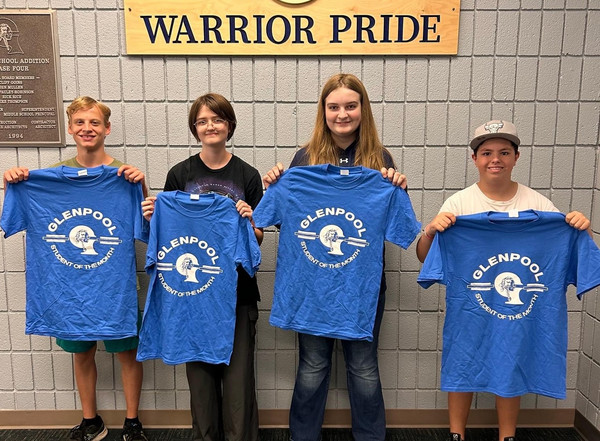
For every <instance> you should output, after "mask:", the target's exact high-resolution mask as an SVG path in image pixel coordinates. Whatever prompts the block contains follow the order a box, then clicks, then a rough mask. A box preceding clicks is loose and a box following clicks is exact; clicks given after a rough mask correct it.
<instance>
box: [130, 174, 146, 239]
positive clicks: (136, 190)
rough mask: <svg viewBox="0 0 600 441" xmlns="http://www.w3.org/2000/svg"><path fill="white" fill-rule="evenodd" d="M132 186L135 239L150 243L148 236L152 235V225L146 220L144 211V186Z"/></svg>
mask: <svg viewBox="0 0 600 441" xmlns="http://www.w3.org/2000/svg"><path fill="white" fill-rule="evenodd" d="M132 186H133V189H132V193H133V196H132V199H133V201H132V203H133V207H132V210H133V214H132V215H133V222H134V223H133V228H134V237H135V238H136V239H137V240H141V241H142V242H145V243H148V236H149V234H150V224H149V222H148V221H147V220H146V219H144V215H143V211H142V201H143V200H144V194H143V193H142V184H140V183H139V182H138V183H137V184H132Z"/></svg>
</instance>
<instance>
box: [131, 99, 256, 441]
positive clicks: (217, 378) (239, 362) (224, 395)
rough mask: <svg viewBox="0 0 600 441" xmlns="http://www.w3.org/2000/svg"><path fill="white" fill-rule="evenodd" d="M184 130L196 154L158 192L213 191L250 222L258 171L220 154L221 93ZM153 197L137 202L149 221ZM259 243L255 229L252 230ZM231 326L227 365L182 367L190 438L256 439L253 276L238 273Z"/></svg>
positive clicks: (224, 107) (225, 104)
mask: <svg viewBox="0 0 600 441" xmlns="http://www.w3.org/2000/svg"><path fill="white" fill-rule="evenodd" d="M188 125H189V129H190V131H191V132H192V135H194V138H196V140H197V141H198V142H200V143H201V144H202V147H201V149H200V153H198V154H195V155H193V156H191V157H189V158H188V159H186V160H184V161H182V162H180V163H179V164H176V165H175V166H173V167H172V168H171V170H169V173H168V174H167V179H166V182H165V186H164V191H173V190H181V191H186V192H188V193H195V194H200V193H218V194H222V195H225V196H228V197H230V198H231V199H233V200H234V201H235V202H236V208H237V210H238V212H239V214H240V216H242V217H246V218H248V219H250V221H251V222H252V224H253V225H254V223H253V221H252V210H253V208H254V207H256V205H257V204H258V202H259V201H260V199H261V197H262V184H261V179H260V175H259V173H258V171H257V170H256V169H255V168H253V167H252V166H251V165H249V164H247V163H246V162H244V161H243V160H241V159H240V158H238V157H237V156H235V155H233V154H231V153H229V152H228V151H227V150H226V143H227V141H229V140H230V139H231V137H232V136H233V133H234V131H235V127H236V125H237V121H236V117H235V112H234V110H233V107H232V106H231V103H230V102H229V101H228V100H227V99H226V98H225V97H223V96H222V95H219V94H217V93H208V94H206V95H202V96H201V97H199V98H198V99H196V101H194V103H193V104H192V107H191V108H190V112H189V117H188ZM155 200H156V198H155V197H148V198H146V200H145V201H144V202H143V203H142V207H143V210H144V216H145V217H146V219H150V218H151V216H152V214H153V212H154V201H155ZM254 233H255V235H256V239H257V240H258V243H259V244H260V243H261V242H262V239H263V232H262V230H261V229H258V228H254ZM237 295H238V299H237V307H236V325H235V335H234V344H233V354H232V355H231V361H230V364H229V365H228V366H227V365H225V364H216V365H215V364H209V363H204V362H200V361H197V362H188V363H186V373H187V378H188V383H189V387H190V398H191V411H192V428H193V439H194V440H197V441H200V440H202V441H221V440H223V439H226V440H228V441H256V440H257V439H258V407H257V403H256V390H255V375H254V346H255V339H256V338H255V337H256V321H257V319H258V307H257V301H258V300H260V296H259V291H258V285H257V282H256V277H250V276H249V275H248V274H247V273H246V272H245V271H244V270H243V269H238V286H237Z"/></svg>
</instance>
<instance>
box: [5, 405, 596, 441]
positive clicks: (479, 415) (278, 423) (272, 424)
mask: <svg viewBox="0 0 600 441" xmlns="http://www.w3.org/2000/svg"><path fill="white" fill-rule="evenodd" d="M99 413H100V414H101V415H102V418H103V419H104V422H105V424H106V425H107V426H109V427H121V426H122V424H123V419H124V418H125V411H124V410H101V411H99ZM288 413H289V410H288V409H261V410H260V411H259V419H260V426H261V427H262V428H281V427H287V426H288ZM386 418H387V426H388V427H390V428H419V427H431V428H438V427H448V411H447V410H446V409H388V410H386ZM140 419H141V421H142V422H143V423H144V427H147V428H162V427H171V428H180V427H183V428H187V427H191V424H192V423H191V416H190V411H189V410H187V409H185V410H184V409H181V410H140ZM80 420H81V411H80V410H0V427H2V428H5V429H19V428H38V429H44V428H52V429H57V428H70V427H73V426H74V425H76V424H77V423H79V421H80ZM468 425H469V427H494V426H496V425H497V420H496V411H495V409H473V410H471V413H470V415H469V423H468ZM519 426H522V427H575V428H576V429H577V430H579V431H580V432H582V433H583V434H584V435H585V434H586V433H588V432H589V433H593V434H594V436H595V437H594V436H587V435H586V437H587V438H588V439H590V440H600V433H599V432H598V430H597V429H596V428H594V427H593V426H592V424H591V423H590V422H589V421H587V420H586V419H585V417H583V415H581V414H580V413H579V412H576V411H575V409H522V410H521V413H520V414H519ZM323 427H329V428H338V427H350V410H349V409H328V410H327V411H326V412H325V421H324V423H323ZM594 431H595V432H594Z"/></svg>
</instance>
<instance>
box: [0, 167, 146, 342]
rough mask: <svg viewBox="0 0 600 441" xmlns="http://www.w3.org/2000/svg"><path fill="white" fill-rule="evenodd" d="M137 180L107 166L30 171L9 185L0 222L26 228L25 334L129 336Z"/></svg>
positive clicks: (138, 224) (133, 318) (133, 311)
mask: <svg viewBox="0 0 600 441" xmlns="http://www.w3.org/2000/svg"><path fill="white" fill-rule="evenodd" d="M141 201H142V189H141V185H140V184H132V183H130V182H128V181H126V180H125V179H124V178H123V177H122V176H117V169H116V168H114V167H106V166H100V167H95V168H88V169H77V168H71V167H66V166H60V167H56V168H50V169H42V170H33V171H31V172H30V174H29V179H28V180H26V181H23V182H19V183H17V184H9V186H8V188H7V191H6V198H5V200H4V208H3V212H2V219H1V220H0V224H1V226H2V229H3V230H4V234H5V235H6V237H8V236H11V235H12V234H14V233H16V232H18V231H22V230H26V231H27V261H26V285H27V299H26V325H25V332H26V333H27V334H38V335H50V336H54V337H59V338H63V339H68V340H98V339H102V340H108V339H119V338H125V337H130V336H135V335H136V334H137V326H136V322H137V290H136V279H135V248H134V238H136V239H142V213H141V209H140V203H141Z"/></svg>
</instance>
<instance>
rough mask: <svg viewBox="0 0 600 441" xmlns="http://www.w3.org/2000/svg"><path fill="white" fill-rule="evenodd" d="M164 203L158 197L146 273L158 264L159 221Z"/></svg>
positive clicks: (147, 252)
mask: <svg viewBox="0 0 600 441" xmlns="http://www.w3.org/2000/svg"><path fill="white" fill-rule="evenodd" d="M161 205H162V203H161V202H160V198H157V199H156V203H155V205H154V214H153V215H152V218H151V219H150V225H149V226H150V228H149V233H148V241H147V242H146V243H147V244H148V248H147V249H146V265H145V267H144V269H145V270H146V273H148V274H150V273H151V271H152V267H153V266H154V265H156V254H157V253H158V237H157V232H158V222H159V221H160V216H161V212H162V208H161Z"/></svg>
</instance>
